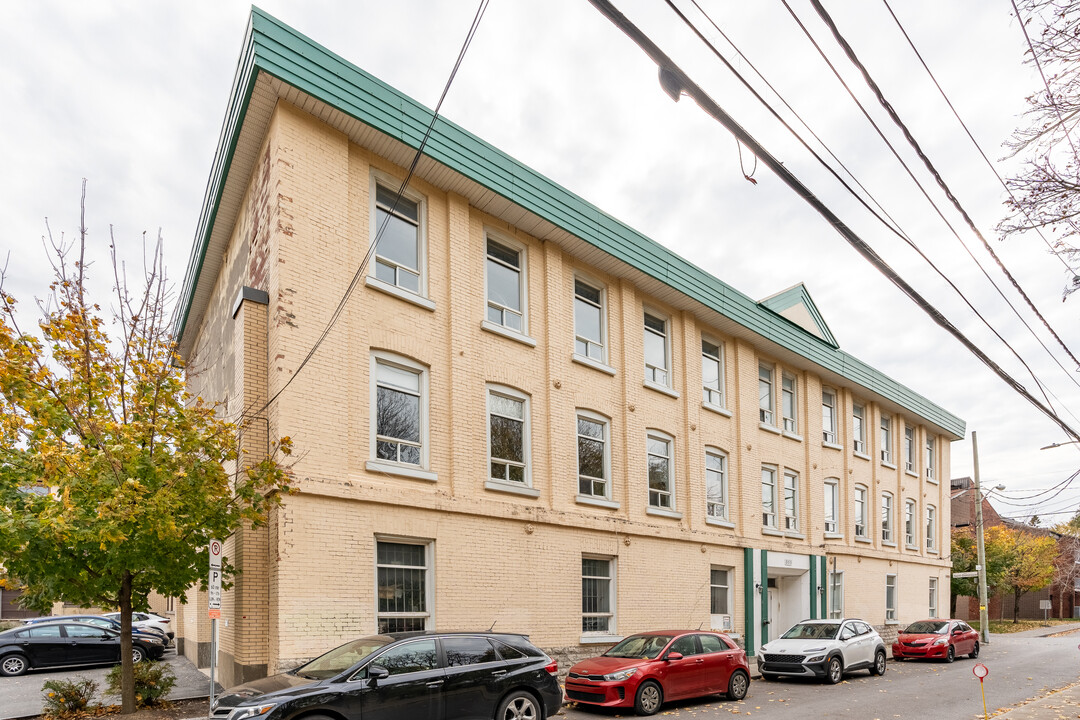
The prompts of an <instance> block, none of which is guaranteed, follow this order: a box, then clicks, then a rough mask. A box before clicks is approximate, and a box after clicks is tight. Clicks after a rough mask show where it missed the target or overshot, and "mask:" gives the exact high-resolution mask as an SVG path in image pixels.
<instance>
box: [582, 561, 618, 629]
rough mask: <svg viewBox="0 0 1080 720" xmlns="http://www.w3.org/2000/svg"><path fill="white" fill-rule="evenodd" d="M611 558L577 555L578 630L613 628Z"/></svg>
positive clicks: (613, 594) (613, 568)
mask: <svg viewBox="0 0 1080 720" xmlns="http://www.w3.org/2000/svg"><path fill="white" fill-rule="evenodd" d="M614 608H615V559H614V558H603V557H583V558H581V632H583V633H596V634H599V635H610V634H612V633H614V632H615V612H614Z"/></svg>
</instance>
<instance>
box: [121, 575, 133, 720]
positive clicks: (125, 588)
mask: <svg viewBox="0 0 1080 720" xmlns="http://www.w3.org/2000/svg"><path fill="white" fill-rule="evenodd" d="M120 687H121V691H120V698H121V703H122V704H121V710H120V713H121V714H122V715H129V714H131V713H134V712H135V666H134V664H133V663H132V662H131V573H130V572H127V571H125V572H124V578H123V580H122V581H121V582H120Z"/></svg>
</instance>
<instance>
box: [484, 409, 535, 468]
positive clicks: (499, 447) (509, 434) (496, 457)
mask: <svg viewBox="0 0 1080 720" xmlns="http://www.w3.org/2000/svg"><path fill="white" fill-rule="evenodd" d="M488 447H489V461H490V462H489V464H490V477H491V479H492V480H494V481H496V482H504V483H515V484H518V485H523V486H528V485H530V484H531V478H530V476H529V399H528V397H527V396H526V395H523V394H521V393H519V392H517V391H515V390H511V389H510V388H504V387H489V388H488Z"/></svg>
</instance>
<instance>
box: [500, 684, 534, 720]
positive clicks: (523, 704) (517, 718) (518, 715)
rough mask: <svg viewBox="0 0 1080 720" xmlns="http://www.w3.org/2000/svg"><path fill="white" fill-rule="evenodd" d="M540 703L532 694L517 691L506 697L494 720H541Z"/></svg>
mask: <svg viewBox="0 0 1080 720" xmlns="http://www.w3.org/2000/svg"><path fill="white" fill-rule="evenodd" d="M541 718H542V715H541V713H540V703H539V702H537V700H536V698H535V697H534V696H533V694H532V693H529V692H526V691H524V690H517V691H515V692H512V693H510V694H509V695H507V696H506V697H505V698H504V699H503V701H502V704H501V705H499V712H497V713H496V714H495V720H541Z"/></svg>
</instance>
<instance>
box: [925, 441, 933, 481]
mask: <svg viewBox="0 0 1080 720" xmlns="http://www.w3.org/2000/svg"><path fill="white" fill-rule="evenodd" d="M934 440H935V438H934V437H932V436H930V435H927V436H926V479H927V480H933V479H934Z"/></svg>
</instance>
